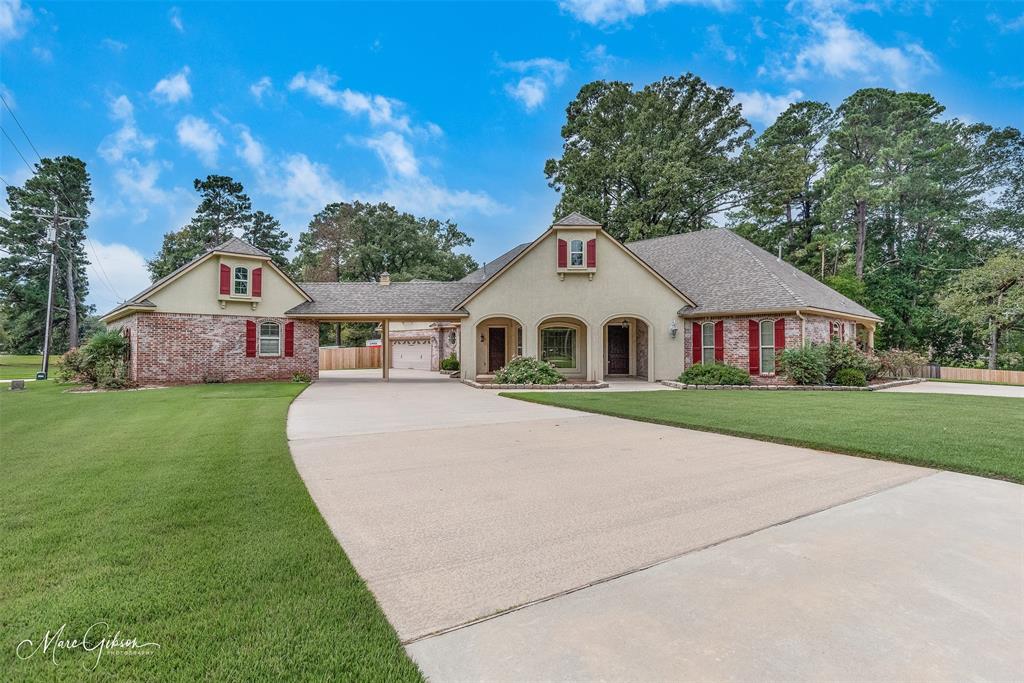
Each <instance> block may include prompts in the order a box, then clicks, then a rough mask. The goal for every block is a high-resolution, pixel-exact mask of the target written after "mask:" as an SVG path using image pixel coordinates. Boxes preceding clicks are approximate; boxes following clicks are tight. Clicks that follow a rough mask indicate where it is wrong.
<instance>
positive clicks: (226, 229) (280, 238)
mask: <svg viewBox="0 0 1024 683" xmlns="http://www.w3.org/2000/svg"><path fill="white" fill-rule="evenodd" d="M193 185H194V186H195V189H196V192H198V193H199V195H200V197H201V199H200V201H199V205H198V206H197V207H196V212H195V215H194V216H193V217H192V220H190V221H189V223H188V225H186V226H184V227H183V228H181V229H180V230H177V231H175V232H169V233H166V234H165V235H164V241H163V245H162V246H161V247H160V251H159V252H158V253H157V255H156V256H155V257H154V258H153V259H152V260H150V261H147V262H146V267H147V268H148V269H149V272H150V275H151V277H152V278H153V280H158V279H159V278H161V277H164V276H166V275H169V274H170V273H172V272H173V271H175V270H177V269H178V268H180V267H181V266H183V265H185V264H186V263H188V262H189V261H191V260H192V259H194V258H196V257H197V256H199V255H200V254H202V253H204V252H206V251H208V250H210V249H212V248H213V247H216V246H217V245H218V244H221V243H223V242H225V241H227V240H228V239H229V238H230V237H232V236H236V237H240V238H241V239H244V240H246V241H247V242H249V243H250V244H252V245H253V246H255V247H258V248H260V249H262V250H263V251H265V252H267V253H268V254H270V255H271V257H272V258H273V259H274V262H275V263H277V264H278V265H282V264H287V259H286V257H285V254H286V253H287V251H288V249H289V248H290V247H291V240H290V239H289V238H288V236H287V233H285V232H284V231H283V230H281V225H280V223H278V221H277V220H276V219H275V218H274V217H273V216H271V215H269V214H267V213H264V212H263V211H257V212H256V213H253V211H252V200H251V199H249V195H247V194H246V193H245V188H244V187H243V186H242V183H240V182H238V181H236V180H234V179H233V178H230V177H228V176H223V175H209V176H206V179H205V180H200V179H199V178H196V179H195V181H193Z"/></svg>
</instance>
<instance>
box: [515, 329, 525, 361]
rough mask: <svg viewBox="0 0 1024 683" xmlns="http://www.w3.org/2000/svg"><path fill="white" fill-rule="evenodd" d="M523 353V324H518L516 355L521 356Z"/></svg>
mask: <svg viewBox="0 0 1024 683" xmlns="http://www.w3.org/2000/svg"><path fill="white" fill-rule="evenodd" d="M522 355H523V326H522V325H519V326H517V327H516V356H517V357H521V356H522Z"/></svg>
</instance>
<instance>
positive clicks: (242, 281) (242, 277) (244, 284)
mask: <svg viewBox="0 0 1024 683" xmlns="http://www.w3.org/2000/svg"><path fill="white" fill-rule="evenodd" d="M234 291H235V296H249V269H248V268H243V267H242V266H239V267H237V268H235V290H234Z"/></svg>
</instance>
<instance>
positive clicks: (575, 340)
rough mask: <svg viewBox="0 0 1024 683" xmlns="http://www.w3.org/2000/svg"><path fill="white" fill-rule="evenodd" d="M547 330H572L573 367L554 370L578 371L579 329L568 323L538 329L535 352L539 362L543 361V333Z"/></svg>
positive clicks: (552, 324) (553, 324)
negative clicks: (537, 346) (538, 337)
mask: <svg viewBox="0 0 1024 683" xmlns="http://www.w3.org/2000/svg"><path fill="white" fill-rule="evenodd" d="M548 330H572V332H573V348H572V362H573V365H572V367H571V368H569V367H558V366H556V368H557V369H558V370H559V371H561V372H574V371H577V370H579V367H580V328H579V327H578V326H576V325H570V324H568V323H551V324H550V325H545V326H543V327H541V328H540V331H539V332H538V335H539V336H540V339H539V342H540V343H539V347H540V348H539V349H538V350H537V357H538V358H539V359H540V360H542V361H543V360H544V333H545V332H546V331H548ZM545 362H546V361H545Z"/></svg>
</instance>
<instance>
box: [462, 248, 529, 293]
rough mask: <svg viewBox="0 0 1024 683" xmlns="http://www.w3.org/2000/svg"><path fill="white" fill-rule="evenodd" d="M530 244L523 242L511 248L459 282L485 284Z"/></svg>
mask: <svg viewBox="0 0 1024 683" xmlns="http://www.w3.org/2000/svg"><path fill="white" fill-rule="evenodd" d="M531 244H532V242H523V243H522V244H520V245H519V246H516V247H512V248H511V249H509V250H508V251H506V252H505V253H504V254H502V255H501V256H499V257H498V258H496V259H494V260H493V261H491V262H490V263H485V264H484V265H483V266H481V267H480V268H477V269H476V270H474V271H473V272H472V273H470V274H469V275H467V276H466V277H464V278H462V279H461V280H459V282H478V283H479V282H486V281H487V280H489V279H490V278H491V277H492V276H493V275H494V274H495V273H497V272H498V271H499V270H501V269H502V268H504V267H505V264H506V263H508V262H509V261H511V260H512V259H514V258H515V257H516V256H519V254H520V253H521V252H522V251H523V250H524V249H526V248H527V247H528V246H530V245H531Z"/></svg>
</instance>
